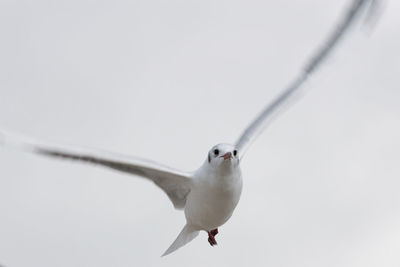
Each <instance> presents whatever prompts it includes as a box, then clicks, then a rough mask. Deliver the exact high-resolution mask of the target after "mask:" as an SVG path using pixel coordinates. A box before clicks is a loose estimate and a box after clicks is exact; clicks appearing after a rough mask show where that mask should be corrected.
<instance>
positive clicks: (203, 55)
mask: <svg viewBox="0 0 400 267" xmlns="http://www.w3.org/2000/svg"><path fill="white" fill-rule="evenodd" d="M348 2H349V1H344V0H340V1H328V0H324V1H315V0H302V1H175V0H172V1H134V0H131V1H125V0H124V1H122V0H121V1H119V0H117V1H89V0H79V1H77V0H72V1H45V0H37V1H34V2H33V1H12V0H2V1H0V34H1V35H0V36H1V37H0V38H1V42H0V59H1V60H0V73H1V74H0V128H6V129H12V130H15V131H18V132H22V133H25V134H29V135H33V136H35V137H38V138H43V139H45V140H51V141H57V142H61V143H67V144H75V145H84V146H89V147H95V148H102V149H106V150H111V151H118V152H122V153H127V154H131V155H136V156H140V157H144V158H150V159H153V160H156V161H158V162H162V163H165V164H168V165H171V166H174V167H176V168H179V169H182V170H193V169H195V168H197V167H198V166H199V165H200V164H201V163H202V162H203V160H204V159H205V157H206V153H207V151H208V150H209V148H211V147H212V146H213V145H214V144H216V143H220V142H233V141H234V140H235V139H236V138H237V137H238V135H239V134H240V133H241V131H242V130H243V128H244V127H245V126H246V125H247V124H248V123H249V121H250V120H251V119H253V118H254V116H255V115H256V114H257V113H258V112H259V111H260V109H261V108H262V107H263V106H264V105H265V104H266V103H267V102H269V101H270V100H271V99H272V98H273V97H274V96H275V95H276V94H277V93H278V92H279V91H280V90H282V89H283V88H284V87H285V86H286V85H287V84H288V82H289V81H290V80H291V79H292V78H293V76H295V75H296V74H297V72H298V71H299V69H300V68H301V66H302V65H303V63H304V61H305V59H306V58H307V57H308V56H309V55H310V54H311V52H312V51H314V49H315V48H316V47H318V45H319V44H320V43H321V41H323V39H324V37H325V36H326V34H327V32H329V30H330V29H331V27H332V26H333V25H334V23H335V22H336V21H337V19H338V16H339V15H340V14H341V12H342V10H343V8H344V7H345V6H346V3H348ZM399 11H400V2H399V1H389V2H388V3H387V6H386V9H385V13H384V14H383V16H382V18H381V20H380V22H379V24H378V25H377V26H376V28H375V29H374V31H373V32H372V34H368V33H367V31H365V30H364V31H363V30H360V27H359V26H356V27H354V29H353V31H352V32H353V35H351V37H350V38H348V39H347V40H346V41H345V42H343V43H342V45H341V46H340V47H339V49H338V50H337V53H335V54H334V57H332V58H330V60H329V61H328V64H326V65H325V66H324V67H323V68H322V69H321V70H320V71H319V72H318V73H317V75H316V76H314V78H313V79H312V82H311V84H310V85H309V86H308V88H309V91H308V93H307V94H306V95H305V96H304V97H303V98H302V99H301V100H300V101H299V102H298V103H297V104H296V105H295V106H294V107H292V108H291V109H290V110H288V111H287V112H286V113H284V114H282V115H281V116H280V117H279V118H278V119H277V120H276V121H275V122H274V123H273V124H272V125H271V126H270V128H268V130H267V131H265V132H264V133H263V134H262V135H261V137H260V138H259V139H258V140H257V141H256V142H255V144H254V145H253V146H252V147H251V148H250V149H249V151H248V153H247V155H246V157H245V159H244V160H243V162H242V170H243V175H244V190H243V193H242V199H241V201H240V203H239V206H238V208H237V209H236V211H235V213H234V215H233V217H232V218H231V220H230V221H229V222H228V223H227V224H226V225H224V226H222V227H221V228H220V234H219V235H218V242H219V246H217V247H213V248H211V247H210V246H209V244H208V242H207V237H206V235H205V234H204V233H203V234H201V235H200V237H199V238H197V239H195V240H194V241H193V242H192V243H190V244H189V245H187V246H185V247H184V248H182V249H181V250H179V251H177V252H176V253H174V254H172V255H170V256H168V257H165V258H160V257H159V256H160V255H161V254H162V252H164V250H165V249H166V248H167V247H168V246H169V245H170V244H171V242H172V241H173V240H174V238H175V237H176V235H177V234H178V233H179V231H180V229H181V228H182V226H183V225H184V221H185V220H184V215H183V213H182V212H180V211H175V210H174V209H173V207H172V204H171V203H170V202H169V200H168V198H167V197H166V196H165V195H164V194H163V192H162V191H161V190H159V189H158V188H156V187H155V186H154V185H153V184H151V183H149V182H148V181H146V180H144V179H141V178H137V177H133V176H128V175H124V174H120V173H117V172H113V171H109V170H106V169H103V168H96V167H92V166H87V165H81V164H73V163H69V162H63V161H57V160H49V159H46V158H41V157H36V156H32V155H28V154H22V153H19V152H16V151H9V150H0V164H1V165H0V216H1V217H0V264H3V265H5V266H7V267H14V266H180V265H183V264H185V265H186V266H205V265H208V266H216V265H218V266H243V265H249V266H307V267H309V266H352V267H353V266H363V267H364V266H399V264H400V256H399V253H398V251H400V226H399V225H400V196H399V194H398V188H399V187H400V180H399V177H400V164H399V162H400V141H399V136H400V105H399V100H400V90H399V84H400V71H399V70H400V67H399V62H400V54H399V52H398V49H399V47H400V35H399V29H400V17H399V16H398V14H399Z"/></svg>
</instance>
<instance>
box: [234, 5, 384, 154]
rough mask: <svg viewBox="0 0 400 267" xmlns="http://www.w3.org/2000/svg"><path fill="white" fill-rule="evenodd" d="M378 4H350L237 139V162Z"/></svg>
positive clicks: (371, 13)
mask: <svg viewBox="0 0 400 267" xmlns="http://www.w3.org/2000/svg"><path fill="white" fill-rule="evenodd" d="M379 1H381V0H353V1H352V5H351V6H350V8H349V9H348V10H347V12H346V13H345V14H344V16H343V17H342V20H340V21H339V23H338V25H337V26H336V27H335V28H334V30H333V32H332V33H331V34H330V35H329V36H328V38H327V40H326V41H325V42H324V43H323V45H322V46H321V47H320V49H318V50H317V51H316V52H315V54H314V55H313V56H312V57H311V58H310V60H309V61H308V62H307V64H306V65H305V67H304V69H303V71H301V72H300V74H299V75H298V76H297V77H296V78H295V79H294V80H293V81H292V83H290V84H289V86H288V87H287V88H286V89H285V90H284V91H283V92H282V93H281V94H279V95H278V96H277V97H276V98H275V99H274V100H273V101H272V102H271V103H270V104H269V105H267V106H266V107H265V108H264V110H262V111H261V113H260V114H259V115H258V116H257V117H256V118H255V119H254V121H252V123H251V124H250V125H249V126H248V127H247V128H246V129H245V130H244V131H243V133H242V134H241V136H240V137H239V138H238V140H237V141H236V143H235V146H236V147H237V149H238V150H239V155H240V158H242V157H243V155H244V153H245V152H246V150H247V148H248V147H249V146H250V145H251V144H252V143H253V141H254V140H255V139H256V138H257V137H258V136H259V134H260V133H261V132H262V131H263V130H264V129H265V128H266V127H267V125H268V124H269V122H270V121H271V120H272V119H273V118H275V117H276V115H278V114H279V112H280V111H281V110H282V109H283V108H284V107H285V106H287V105H288V104H289V103H291V102H293V100H294V99H295V98H296V96H297V95H298V93H299V91H300V89H301V87H302V85H303V84H304V83H305V82H306V81H307V78H308V77H309V76H310V75H311V74H313V73H314V72H315V70H317V69H318V67H320V66H321V63H323V62H324V60H325V59H326V58H327V56H328V55H329V54H330V53H331V52H332V50H333V49H334V48H335V47H336V46H337V44H338V42H339V41H340V40H341V39H343V36H344V34H345V33H346V31H347V30H348V28H349V27H350V26H351V25H352V24H353V23H354V21H355V20H356V18H358V17H359V16H360V14H361V11H362V10H364V9H367V8H368V12H369V13H368V17H367V19H371V17H372V19H373V16H374V15H376V12H375V11H376V10H377V9H378V7H379V4H378V2H379Z"/></svg>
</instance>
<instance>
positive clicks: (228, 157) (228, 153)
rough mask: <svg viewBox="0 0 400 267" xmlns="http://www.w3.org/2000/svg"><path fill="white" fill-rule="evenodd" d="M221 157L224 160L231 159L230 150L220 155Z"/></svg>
mask: <svg viewBox="0 0 400 267" xmlns="http://www.w3.org/2000/svg"><path fill="white" fill-rule="evenodd" d="M221 157H222V158H224V160H226V159H231V158H232V153H231V152H227V153H225V154H224V155H222V156H221Z"/></svg>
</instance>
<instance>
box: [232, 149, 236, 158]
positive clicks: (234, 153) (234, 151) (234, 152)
mask: <svg viewBox="0 0 400 267" xmlns="http://www.w3.org/2000/svg"><path fill="white" fill-rule="evenodd" d="M233 155H234V156H235V157H236V155H237V150H236V149H235V150H233Z"/></svg>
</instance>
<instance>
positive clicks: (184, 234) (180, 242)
mask: <svg viewBox="0 0 400 267" xmlns="http://www.w3.org/2000/svg"><path fill="white" fill-rule="evenodd" d="M198 235H199V231H197V230H194V229H193V227H191V226H189V225H187V224H186V225H185V227H183V229H182V231H181V232H180V234H179V235H178V237H177V238H176V239H175V241H174V243H172V244H171V246H169V248H168V249H167V251H165V252H164V254H163V255H162V256H161V257H164V256H167V255H168V254H170V253H172V252H174V251H175V250H177V249H179V248H180V247H183V246H184V245H186V244H187V243H189V242H190V241H192V240H193V239H194V238H195V237H197V236H198Z"/></svg>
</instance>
